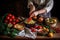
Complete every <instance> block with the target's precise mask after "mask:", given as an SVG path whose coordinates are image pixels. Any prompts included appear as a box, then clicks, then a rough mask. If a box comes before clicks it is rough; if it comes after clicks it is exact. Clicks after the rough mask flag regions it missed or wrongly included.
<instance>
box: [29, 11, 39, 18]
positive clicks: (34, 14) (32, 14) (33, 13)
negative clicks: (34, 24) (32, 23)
mask: <svg viewBox="0 0 60 40" xmlns="http://www.w3.org/2000/svg"><path fill="white" fill-rule="evenodd" d="M37 15H38V11H35V12H34V11H33V12H32V13H30V17H33V16H37Z"/></svg>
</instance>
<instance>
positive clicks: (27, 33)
mask: <svg viewBox="0 0 60 40" xmlns="http://www.w3.org/2000/svg"><path fill="white" fill-rule="evenodd" d="M17 36H21V37H28V38H32V39H35V38H36V35H35V33H32V32H31V30H30V29H29V28H25V30H22V31H20V32H19V33H18V35H17Z"/></svg>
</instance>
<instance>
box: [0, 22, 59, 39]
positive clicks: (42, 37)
mask: <svg viewBox="0 0 60 40" xmlns="http://www.w3.org/2000/svg"><path fill="white" fill-rule="evenodd" d="M56 27H59V28H60V23H58V24H57V26H56ZM0 38H2V39H11V38H9V37H7V36H3V35H1V36H0ZM17 39H19V40H21V39H22V40H32V39H31V38H26V37H20V36H18V37H16V38H14V40H17ZM37 39H40V40H44V39H60V33H55V34H54V37H44V36H37V38H36V39H35V40H37Z"/></svg>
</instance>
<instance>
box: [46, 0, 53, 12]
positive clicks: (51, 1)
mask: <svg viewBox="0 0 60 40" xmlns="http://www.w3.org/2000/svg"><path fill="white" fill-rule="evenodd" d="M53 4H54V2H53V0H50V1H49V2H48V3H47V5H46V7H45V9H46V10H47V13H48V12H50V11H51V10H52V8H53Z"/></svg>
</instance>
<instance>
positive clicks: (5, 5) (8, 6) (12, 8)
mask: <svg viewBox="0 0 60 40" xmlns="http://www.w3.org/2000/svg"><path fill="white" fill-rule="evenodd" d="M59 2H60V1H59V0H54V7H53V9H52V11H51V12H52V13H51V14H52V16H53V17H57V18H58V19H59V20H60V15H59V13H60V5H59ZM25 4H26V0H20V1H18V0H16V1H13V0H2V1H0V16H3V15H4V14H5V13H9V12H11V13H12V14H14V15H16V16H18V15H19V13H24V10H25V8H24V6H26V5H25ZM20 9H21V10H20Z"/></svg>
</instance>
